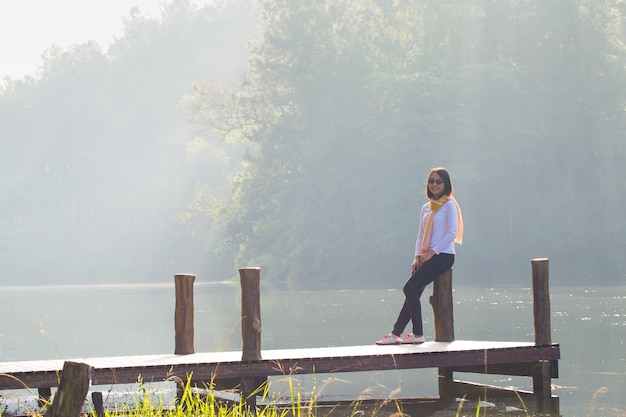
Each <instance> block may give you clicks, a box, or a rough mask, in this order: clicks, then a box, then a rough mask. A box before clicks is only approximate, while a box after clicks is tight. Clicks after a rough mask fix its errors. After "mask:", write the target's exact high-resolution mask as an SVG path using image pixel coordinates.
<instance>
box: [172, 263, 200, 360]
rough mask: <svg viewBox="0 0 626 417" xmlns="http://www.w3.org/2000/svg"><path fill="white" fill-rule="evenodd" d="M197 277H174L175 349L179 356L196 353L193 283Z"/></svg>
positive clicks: (181, 275) (180, 275) (184, 275)
mask: <svg viewBox="0 0 626 417" xmlns="http://www.w3.org/2000/svg"><path fill="white" fill-rule="evenodd" d="M195 279H196V277H195V275H188V274H177V275H176V276H175V277H174V285H175V287H176V310H175V312H174V328H175V331H176V335H175V344H176V346H175V348H174V353H175V354H177V355H187V354H190V353H194V348H193V338H194V329H193V282H194V280H195Z"/></svg>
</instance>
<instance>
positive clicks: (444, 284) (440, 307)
mask: <svg viewBox="0 0 626 417" xmlns="http://www.w3.org/2000/svg"><path fill="white" fill-rule="evenodd" d="M430 304H431V305H432V306H433V313H434V316H435V342H452V341H454V314H453V302H452V269H448V270H447V271H445V272H444V273H443V274H441V275H439V277H438V278H437V279H435V281H434V282H433V295H432V296H431V297H430Z"/></svg>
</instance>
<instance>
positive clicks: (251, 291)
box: [239, 268, 265, 407]
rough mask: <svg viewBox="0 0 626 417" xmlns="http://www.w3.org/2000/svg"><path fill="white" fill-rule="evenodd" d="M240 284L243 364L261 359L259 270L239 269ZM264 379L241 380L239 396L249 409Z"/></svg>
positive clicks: (254, 401)
mask: <svg viewBox="0 0 626 417" xmlns="http://www.w3.org/2000/svg"><path fill="white" fill-rule="evenodd" d="M239 279H240V282H241V337H242V340H243V349H242V355H241V360H242V361H243V362H255V361H260V360H261V359H262V358H261V329H262V326H261V287H260V281H261V269H260V268H240V269H239ZM264 381H265V378H263V379H259V378H243V379H242V380H241V395H242V396H243V398H244V400H245V401H246V402H247V404H248V405H249V406H251V407H255V406H256V393H255V391H257V390H258V388H259V385H260V384H261V383H263V382H264Z"/></svg>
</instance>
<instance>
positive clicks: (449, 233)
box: [415, 200, 459, 256]
mask: <svg viewBox="0 0 626 417" xmlns="http://www.w3.org/2000/svg"><path fill="white" fill-rule="evenodd" d="M429 215H430V204H429V203H426V204H424V205H423V206H422V211H421V214H420V219H421V221H420V228H419V232H418V234H417V242H415V256H417V255H421V254H422V241H423V239H424V230H425V229H426V221H427V220H428V216H429ZM458 227H459V220H458V215H457V209H456V204H455V203H454V201H452V200H448V201H446V203H445V204H444V205H443V206H441V207H440V208H439V210H437V211H436V212H435V217H434V218H433V230H432V232H431V235H430V245H428V249H429V250H430V249H432V250H433V251H435V253H436V254H440V253H451V254H454V253H455V252H454V238H455V237H456V232H457V230H458Z"/></svg>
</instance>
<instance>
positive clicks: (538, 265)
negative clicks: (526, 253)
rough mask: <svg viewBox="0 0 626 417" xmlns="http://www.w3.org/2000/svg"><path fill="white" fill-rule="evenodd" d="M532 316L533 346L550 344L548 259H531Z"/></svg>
mask: <svg viewBox="0 0 626 417" xmlns="http://www.w3.org/2000/svg"><path fill="white" fill-rule="evenodd" d="M531 264H532V271H533V315H534V319H535V345H537V346H546V345H551V344H552V336H551V335H550V290H549V286H548V259H547V258H541V259H533V260H532V261H531Z"/></svg>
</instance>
